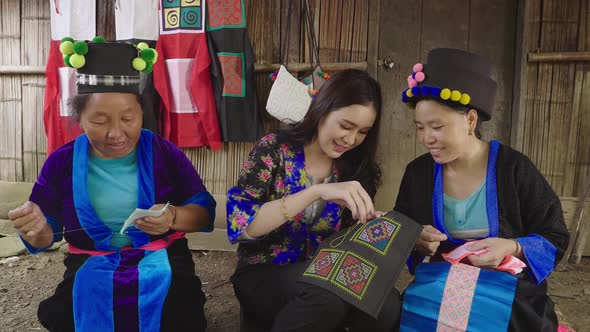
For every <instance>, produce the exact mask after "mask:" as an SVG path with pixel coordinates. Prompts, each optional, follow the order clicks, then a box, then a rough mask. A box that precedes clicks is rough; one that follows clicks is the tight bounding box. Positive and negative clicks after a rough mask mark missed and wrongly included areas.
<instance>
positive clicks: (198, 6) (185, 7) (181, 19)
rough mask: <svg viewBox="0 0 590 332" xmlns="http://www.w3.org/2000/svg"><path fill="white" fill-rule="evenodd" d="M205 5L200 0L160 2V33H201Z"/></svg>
mask: <svg viewBox="0 0 590 332" xmlns="http://www.w3.org/2000/svg"><path fill="white" fill-rule="evenodd" d="M204 6H205V3H204V1H201V0H162V7H161V8H162V9H161V12H160V13H161V22H160V33H162V34H168V33H178V32H185V33H201V32H203V23H204V21H205V16H204V15H203V10H204Z"/></svg>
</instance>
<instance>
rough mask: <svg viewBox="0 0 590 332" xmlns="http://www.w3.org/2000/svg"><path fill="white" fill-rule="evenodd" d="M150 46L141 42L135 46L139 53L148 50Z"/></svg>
mask: <svg viewBox="0 0 590 332" xmlns="http://www.w3.org/2000/svg"><path fill="white" fill-rule="evenodd" d="M149 47H150V46H149V45H148V44H146V43H144V42H141V43H139V44H137V48H138V49H140V50H141V51H143V50H145V49H146V48H149Z"/></svg>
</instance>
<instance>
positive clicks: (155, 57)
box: [152, 48, 158, 63]
mask: <svg viewBox="0 0 590 332" xmlns="http://www.w3.org/2000/svg"><path fill="white" fill-rule="evenodd" d="M153 50H154V61H152V63H156V61H158V51H156V49H155V48H154V49H153Z"/></svg>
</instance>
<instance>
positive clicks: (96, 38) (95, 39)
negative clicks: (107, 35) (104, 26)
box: [92, 36, 106, 43]
mask: <svg viewBox="0 0 590 332" xmlns="http://www.w3.org/2000/svg"><path fill="white" fill-rule="evenodd" d="M105 41H106V40H105V39H104V38H103V37H101V36H96V37H94V38H92V42H93V43H104V42H105Z"/></svg>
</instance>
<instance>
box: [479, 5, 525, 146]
mask: <svg viewBox="0 0 590 332" xmlns="http://www.w3.org/2000/svg"><path fill="white" fill-rule="evenodd" d="M516 14H517V3H516V2H515V1H513V0H496V1H493V2H492V1H488V0H471V3H470V13H469V40H468V43H469V51H471V52H474V53H477V54H482V55H485V56H487V57H489V58H490V59H491V60H492V64H493V68H494V69H493V72H492V78H493V79H494V80H495V81H496V82H497V84H498V90H497V92H496V105H495V108H494V113H493V116H492V119H491V120H490V121H489V122H486V123H484V124H483V126H482V134H483V137H484V139H498V140H500V141H501V142H503V143H509V138H510V126H511V121H512V112H511V109H512V93H513V90H514V86H513V82H514V80H513V78H514V52H515V50H514V44H515V30H516ZM490 29H493V31H494V33H490Z"/></svg>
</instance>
